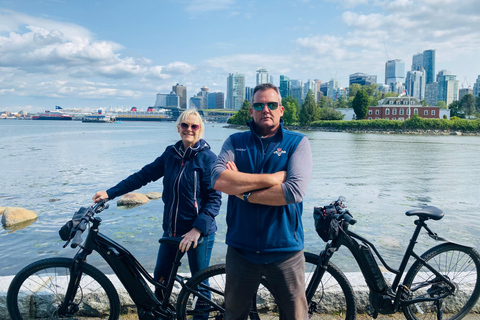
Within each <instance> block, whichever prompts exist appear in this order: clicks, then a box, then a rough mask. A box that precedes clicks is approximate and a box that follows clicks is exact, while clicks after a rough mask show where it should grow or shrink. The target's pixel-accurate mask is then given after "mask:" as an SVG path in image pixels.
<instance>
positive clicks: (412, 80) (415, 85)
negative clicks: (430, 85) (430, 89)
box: [405, 67, 425, 100]
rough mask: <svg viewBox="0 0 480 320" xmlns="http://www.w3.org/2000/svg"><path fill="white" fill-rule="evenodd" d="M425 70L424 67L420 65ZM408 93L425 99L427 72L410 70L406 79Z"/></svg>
mask: <svg viewBox="0 0 480 320" xmlns="http://www.w3.org/2000/svg"><path fill="white" fill-rule="evenodd" d="M420 68H421V69H422V70H423V67H420ZM405 89H406V91H407V95H408V96H410V97H414V98H417V99H419V100H423V99H425V73H424V72H423V71H408V72H407V78H406V79H405Z"/></svg>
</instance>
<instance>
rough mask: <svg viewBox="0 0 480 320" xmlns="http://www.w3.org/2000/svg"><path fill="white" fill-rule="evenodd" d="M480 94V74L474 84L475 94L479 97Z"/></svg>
mask: <svg viewBox="0 0 480 320" xmlns="http://www.w3.org/2000/svg"><path fill="white" fill-rule="evenodd" d="M479 94H480V76H478V77H477V81H476V82H475V83H474V84H473V96H474V97H475V98H478V95H479Z"/></svg>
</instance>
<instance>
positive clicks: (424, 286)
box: [403, 243, 480, 320]
mask: <svg viewBox="0 0 480 320" xmlns="http://www.w3.org/2000/svg"><path fill="white" fill-rule="evenodd" d="M421 257H422V259H424V260H425V261H428V263H429V264H430V265H431V266H432V267H434V268H435V269H436V270H437V271H439V272H440V273H441V274H442V275H445V276H447V277H448V278H449V279H450V280H451V281H453V282H454V283H455V285H456V290H455V292H454V293H453V295H450V296H448V297H445V298H444V299H443V306H444V311H443V312H444V314H443V319H444V320H457V319H462V318H463V317H464V316H465V315H467V314H468V312H469V311H470V310H471V309H472V308H473V306H474V305H475V303H476V302H477V300H478V297H479V295H480V255H479V254H478V252H477V251H476V250H475V249H473V248H468V247H464V246H461V245H457V244H453V243H444V244H441V245H438V246H435V247H433V248H431V249H430V250H428V251H426V252H425V253H424V254H423V255H422V256H421ZM434 280H435V279H434V275H433V273H432V272H431V271H429V270H428V269H427V268H426V267H424V266H423V265H422V264H421V263H420V262H419V261H416V262H415V263H414V264H413V265H412V266H411V267H410V269H409V270H408V272H407V275H406V276H405V280H404V282H403V284H404V285H405V286H406V287H407V288H409V289H410V290H411V291H410V298H413V299H414V298H421V297H424V296H428V297H434V296H435V295H438V294H442V293H445V292H446V289H445V286H442V283H441V282H439V281H435V282H434ZM403 312H404V315H405V317H406V318H407V319H408V320H427V319H437V309H436V306H435V303H434V302H422V303H416V304H411V305H407V306H405V307H404V308H403Z"/></svg>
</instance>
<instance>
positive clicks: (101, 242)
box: [7, 201, 271, 320]
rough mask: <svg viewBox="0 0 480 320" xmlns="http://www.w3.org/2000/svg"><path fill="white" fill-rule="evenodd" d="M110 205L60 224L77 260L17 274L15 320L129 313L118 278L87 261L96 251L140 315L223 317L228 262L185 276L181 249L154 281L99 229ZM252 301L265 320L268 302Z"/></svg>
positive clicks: (254, 315) (11, 299)
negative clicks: (162, 276)
mask: <svg viewBox="0 0 480 320" xmlns="http://www.w3.org/2000/svg"><path fill="white" fill-rule="evenodd" d="M106 208H108V204H106V201H101V202H99V203H97V204H95V205H93V206H91V207H82V208H81V209H80V210H79V211H78V212H76V213H75V214H74V215H73V218H72V219H71V220H69V221H68V222H67V223H66V224H65V226H64V227H62V228H61V230H60V236H61V237H62V240H65V241H66V243H65V245H64V247H66V246H67V245H68V244H69V243H70V242H71V247H72V248H77V247H78V248H80V249H79V251H78V252H77V253H76V255H75V257H74V258H73V259H70V258H48V259H43V260H39V261H36V262H34V263H32V264H30V265H28V266H26V267H25V268H23V269H22V270H21V271H20V272H18V273H17V275H16V276H15V277H14V278H13V280H12V282H11V283H10V286H9V288H8V292H7V306H8V311H9V314H10V317H11V318H12V320H25V319H63V318H69V319H79V320H80V319H81V320H86V319H108V320H116V319H118V318H119V316H120V314H121V313H127V312H128V310H125V308H124V306H125V305H126V303H125V301H122V304H121V303H120V299H119V295H118V292H117V289H116V288H117V287H118V286H117V287H115V286H114V285H113V284H112V280H113V281H115V280H114V279H115V277H113V276H106V275H105V274H104V273H103V272H101V271H100V270H98V269H97V268H95V267H94V266H92V265H90V264H88V263H87V261H86V260H87V257H88V256H89V255H90V254H92V252H93V251H96V252H98V253H99V254H100V255H101V256H102V258H103V259H105V261H106V262H107V263H108V265H109V266H110V267H111V268H112V270H113V272H114V273H115V275H116V278H118V280H119V281H120V283H121V284H122V285H123V287H124V288H125V290H126V291H127V293H128V295H129V296H130V298H131V300H132V301H133V303H134V304H135V305H136V307H137V314H138V319H140V320H157V319H223V316H224V313H225V309H224V288H225V265H223V264H221V265H214V266H210V267H208V268H206V269H204V270H202V271H200V272H199V273H197V274H196V275H195V276H194V277H192V278H188V277H184V276H182V275H179V274H178V270H179V268H180V266H181V262H180V260H181V258H182V256H183V254H184V253H182V252H181V251H180V250H177V254H176V257H175V261H174V263H173V268H172V270H171V273H170V276H169V278H168V280H166V281H165V282H163V281H162V282H159V281H155V280H154V279H153V277H152V276H151V275H150V274H149V273H148V272H147V271H146V270H145V269H144V268H143V267H142V266H141V265H140V263H139V262H138V261H137V260H136V259H135V258H134V257H133V255H132V254H131V253H130V252H129V251H128V250H127V249H125V248H124V247H122V246H121V245H120V244H118V243H116V242H115V241H113V240H112V239H109V238H108V237H106V236H105V235H103V234H101V233H100V232H99V226H100V223H101V221H102V220H101V218H99V217H97V216H96V214H97V213H100V212H102V211H103V210H104V209H106ZM87 229H88V235H87V237H86V239H85V242H83V240H82V237H81V235H82V233H83V232H84V231H85V230H87ZM180 241H181V238H162V239H160V240H159V242H160V243H167V244H170V245H173V246H176V247H177V248H178V245H179V243H180ZM111 279H112V280H111ZM175 284H179V286H175ZM178 287H180V289H179V288H178ZM155 291H157V292H161V294H159V296H163V298H162V299H159V298H157V295H156V294H155ZM267 291H268V290H267ZM175 297H176V298H177V299H176V300H177V301H176V303H174V302H173V301H174V300H175ZM252 299H254V300H253V301H252V302H253V303H252V305H253V307H252V310H251V312H250V318H251V319H260V318H262V319H264V318H265V317H264V315H263V314H261V313H259V311H260V310H258V309H257V306H260V307H261V306H262V305H263V304H264V302H262V301H260V300H259V301H257V297H253V298H252ZM258 299H261V298H260V297H258ZM264 301H271V299H264ZM261 308H267V307H266V306H263V307H261ZM265 316H266V314H265Z"/></svg>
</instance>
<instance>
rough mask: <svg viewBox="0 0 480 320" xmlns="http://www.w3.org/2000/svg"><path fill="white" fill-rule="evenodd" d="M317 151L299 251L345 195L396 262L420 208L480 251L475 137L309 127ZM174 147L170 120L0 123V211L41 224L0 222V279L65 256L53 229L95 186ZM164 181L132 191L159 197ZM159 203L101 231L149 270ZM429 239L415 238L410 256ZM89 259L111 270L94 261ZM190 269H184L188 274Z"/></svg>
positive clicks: (221, 243)
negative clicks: (17, 211)
mask: <svg viewBox="0 0 480 320" xmlns="http://www.w3.org/2000/svg"><path fill="white" fill-rule="evenodd" d="M205 129H206V130H205V131H206V132H205V139H206V140H207V141H208V142H209V144H210V145H211V147H212V150H213V151H214V152H215V153H218V152H219V151H220V149H221V146H222V144H223V141H224V140H225V139H226V138H227V137H228V136H229V135H230V134H232V133H234V132H236V131H237V130H236V129H229V128H225V127H224V125H223V124H215V123H207V124H206V128H205ZM304 133H305V134H306V135H307V136H308V138H309V140H310V143H311V146H312V156H313V159H314V168H313V174H312V178H311V181H310V184H309V188H308V191H307V194H306V196H305V198H304V212H303V224H304V230H305V248H306V250H307V251H311V252H316V253H318V252H320V251H321V250H322V248H323V246H324V243H323V242H322V240H321V239H320V238H319V237H318V235H317V234H316V232H315V228H314V226H313V217H312V213H313V207H315V206H320V205H326V204H329V203H330V202H331V201H333V200H335V199H336V198H338V196H340V195H342V196H344V197H346V199H347V205H348V208H349V209H350V211H351V212H352V213H353V215H354V216H355V218H356V219H357V221H358V223H357V224H356V225H355V226H352V227H351V228H352V230H354V231H356V232H357V233H360V234H362V235H364V236H365V237H366V238H367V239H369V240H371V241H372V242H373V243H374V244H375V245H376V246H377V248H378V249H379V251H380V253H381V254H382V256H383V257H384V258H385V259H386V261H387V263H388V264H389V265H391V266H392V267H397V266H398V265H399V263H400V260H401V256H402V254H403V252H404V250H405V248H406V246H407V245H408V242H409V240H410V236H411V234H412V232H413V227H414V226H413V220H414V219H413V218H411V217H407V216H405V214H404V213H405V211H407V210H410V209H412V208H418V207H421V206H424V205H434V206H437V207H439V208H441V209H442V210H443V211H444V212H445V213H446V215H445V217H444V218H443V219H442V220H440V221H435V222H431V223H430V224H429V226H430V228H431V229H432V230H433V231H434V232H437V233H438V234H439V235H440V236H443V237H445V238H448V239H450V240H454V241H457V242H461V243H466V244H470V245H473V246H475V247H477V248H479V246H480V232H479V231H480V227H479V225H478V221H479V218H480V213H479V209H480V200H479V191H480V158H479V150H480V137H475V136H427V135H392V134H357V133H339V132H337V133H332V132H320V131H305V132H304ZM177 140H179V135H178V132H177V129H176V126H175V124H174V123H168V122H166V123H164V122H151V123H148V122H122V123H105V124H97V123H82V122H80V121H67V122H56V121H27V120H25V121H20V120H3V121H0V168H1V171H0V206H3V207H24V208H27V209H30V210H34V211H35V212H36V213H37V215H38V219H37V220H36V221H35V222H33V223H31V224H28V225H22V226H20V227H19V228H16V229H4V228H2V227H1V226H0V276H5V275H12V274H15V273H16V272H17V271H18V270H19V269H21V268H22V267H24V266H26V265H27V264H29V263H31V262H33V261H35V260H38V259H41V258H46V257H54V256H68V257H72V256H73V255H74V254H75V252H76V251H75V250H73V249H71V248H70V247H67V248H65V249H64V248H62V246H63V241H61V240H60V238H59V236H58V229H59V228H60V227H61V226H62V225H63V224H64V223H65V222H66V221H67V220H69V219H70V218H71V216H72V215H73V213H74V212H75V211H77V210H78V209H79V208H80V207H81V206H88V205H91V204H92V201H91V198H92V196H93V195H94V193H95V192H96V191H99V190H105V189H108V188H109V187H111V186H113V185H115V184H116V183H117V182H118V181H120V180H122V179H123V178H125V177H126V176H128V175H129V174H131V173H133V172H136V171H137V170H139V169H141V168H142V166H143V165H145V164H147V163H150V162H151V161H153V160H154V159H155V158H156V157H158V156H159V155H161V153H162V152H163V151H164V150H165V148H166V147H167V146H168V145H170V144H173V143H175V142H176V141H177ZM162 188H163V185H162V182H161V181H157V182H155V183H151V184H149V185H147V186H145V187H143V188H142V189H140V190H139V192H142V193H146V192H150V191H158V192H162ZM223 201H224V204H223V205H222V208H221V211H220V214H219V216H218V217H217V224H218V228H219V230H218V232H217V235H216V244H215V246H214V251H213V256H212V261H211V264H215V263H220V262H223V261H224V257H225V253H226V245H225V232H226V225H225V214H226V212H225V210H226V201H227V198H226V196H224V197H223ZM162 214H163V203H162V200H161V199H160V200H154V201H150V202H149V203H147V204H145V205H143V206H139V207H135V208H131V209H128V210H126V209H120V208H117V206H116V201H115V200H114V201H111V202H110V208H109V209H108V210H105V211H104V212H102V213H101V217H102V219H103V222H102V225H101V226H100V228H101V232H102V233H104V234H106V235H107V236H109V237H110V238H112V239H114V240H115V241H117V242H119V243H120V244H122V245H123V246H124V247H126V248H127V249H128V250H130V251H131V252H132V253H133V254H134V256H135V257H136V258H137V259H138V260H139V261H140V263H141V264H142V265H144V267H145V268H146V269H147V270H148V271H150V272H153V268H154V264H155V259H156V253H157V250H158V239H159V237H160V235H161V234H162V231H161V221H162ZM435 244H436V243H435V242H434V241H433V240H431V239H430V238H428V237H427V236H425V235H424V236H421V238H420V240H419V244H418V250H417V253H421V252H423V251H424V250H425V249H427V248H429V247H431V246H434V245H435ZM88 261H89V262H90V263H91V264H93V265H95V266H97V267H98V268H100V269H101V270H103V271H106V272H109V267H108V266H107V265H106V264H105V262H103V261H102V260H101V258H100V257H99V255H98V254H92V255H91V256H90V257H89V259H88ZM334 261H335V263H336V264H338V265H339V266H340V267H341V268H342V269H343V270H344V271H356V270H358V268H357V266H356V264H355V261H354V260H353V258H352V257H351V255H350V254H349V253H348V252H347V251H346V249H344V250H340V252H339V253H338V255H336V256H335V257H334ZM186 265H187V264H186V263H185V264H184V266H183V267H182V268H183V270H184V271H185V270H186V268H187V267H186Z"/></svg>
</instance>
